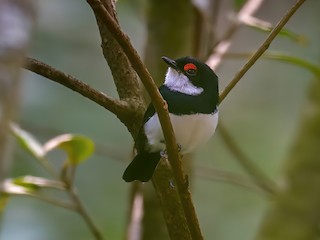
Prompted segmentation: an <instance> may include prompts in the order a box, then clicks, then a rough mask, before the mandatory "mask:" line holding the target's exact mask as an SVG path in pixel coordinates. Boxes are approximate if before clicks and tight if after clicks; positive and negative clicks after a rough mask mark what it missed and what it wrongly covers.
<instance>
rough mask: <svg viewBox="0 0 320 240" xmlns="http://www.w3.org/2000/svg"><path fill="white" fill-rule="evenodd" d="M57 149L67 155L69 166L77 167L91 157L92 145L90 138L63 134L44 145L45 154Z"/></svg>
mask: <svg viewBox="0 0 320 240" xmlns="http://www.w3.org/2000/svg"><path fill="white" fill-rule="evenodd" d="M57 148H61V149H63V150H64V151H65V152H66V153H67V155H68V162H69V163H70V164H72V165H77V164H79V163H81V162H83V161H84V160H86V159H87V158H88V157H90V156H91V155H92V153H93V151H94V143H93V141H92V140H91V139H90V138H87V137H85V136H81V135H73V134H64V135H60V136H57V137H55V138H53V139H51V140H49V141H48V142H47V143H45V144H44V150H45V152H46V153H47V152H50V151H52V150H54V149H57Z"/></svg>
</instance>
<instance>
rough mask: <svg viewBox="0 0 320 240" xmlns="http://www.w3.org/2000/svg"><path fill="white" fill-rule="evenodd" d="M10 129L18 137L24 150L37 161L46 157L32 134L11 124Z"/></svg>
mask: <svg viewBox="0 0 320 240" xmlns="http://www.w3.org/2000/svg"><path fill="white" fill-rule="evenodd" d="M10 129H11V132H12V134H13V135H14V136H15V137H16V139H17V140H18V142H19V144H20V145H21V147H22V148H24V149H25V150H26V151H27V152H29V153H30V154H31V155H32V156H34V157H35V158H37V159H41V158H42V157H43V156H44V155H45V152H44V149H43V147H42V145H41V143H39V142H38V141H37V140H36V139H35V138H34V137H33V136H32V135H31V134H30V133H28V132H27V131H25V130H23V129H21V128H20V127H19V126H18V125H16V124H14V123H11V124H10Z"/></svg>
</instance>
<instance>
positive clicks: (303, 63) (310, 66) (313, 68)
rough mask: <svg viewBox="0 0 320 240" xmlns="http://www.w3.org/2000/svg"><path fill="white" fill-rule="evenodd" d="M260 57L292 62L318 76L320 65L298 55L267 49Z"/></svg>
mask: <svg viewBox="0 0 320 240" xmlns="http://www.w3.org/2000/svg"><path fill="white" fill-rule="evenodd" d="M252 54H253V53H229V54H227V55H226V57H229V58H230V57H232V58H249V57H250V56H252ZM261 58H262V59H269V60H276V61H281V62H284V63H289V64H293V65H296V66H298V67H301V68H304V69H306V70H308V71H310V72H311V73H313V74H314V75H316V76H318V77H320V67H319V66H318V65H316V64H314V63H312V62H310V61H307V60H305V59H302V58H299V57H295V56H291V55H288V54H285V53H281V52H276V51H268V52H266V53H264V54H263V55H262V57H261Z"/></svg>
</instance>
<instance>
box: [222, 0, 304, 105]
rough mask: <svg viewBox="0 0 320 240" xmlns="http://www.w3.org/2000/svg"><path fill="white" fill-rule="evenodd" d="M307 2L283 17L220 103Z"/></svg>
mask: <svg viewBox="0 0 320 240" xmlns="http://www.w3.org/2000/svg"><path fill="white" fill-rule="evenodd" d="M304 2H305V0H298V1H297V2H296V3H295V4H294V5H293V6H292V8H291V9H290V10H289V11H288V12H287V13H286V14H285V15H284V16H283V17H282V19H281V20H280V21H279V22H278V23H277V25H276V26H275V27H274V28H273V29H272V31H271V32H270V34H269V35H268V37H267V38H266V40H265V41H264V42H263V43H262V44H261V46H260V47H259V48H258V50H257V51H256V52H255V53H254V54H253V56H252V57H251V58H250V59H249V60H248V62H247V63H246V64H245V65H244V66H243V67H242V68H241V69H240V71H239V72H238V73H237V74H236V75H235V77H234V78H233V79H232V81H231V82H230V83H229V84H228V86H226V87H225V89H224V90H223V91H222V92H221V94H220V103H221V102H222V101H223V100H224V99H225V98H226V96H227V95H228V94H229V93H230V91H231V90H232V89H233V88H234V87H235V85H236V84H237V83H238V82H239V81H240V79H241V78H242V77H243V76H244V74H246V72H247V71H248V70H249V69H250V68H251V67H252V66H253V64H254V63H255V62H256V61H257V60H258V59H259V58H260V57H261V55H262V54H263V53H264V52H265V51H266V50H267V49H268V48H269V46H270V44H271V42H272V41H273V40H274V38H275V37H276V36H277V35H278V33H279V32H280V31H281V29H282V28H283V27H284V25H285V24H286V23H287V22H288V21H289V19H290V18H291V17H292V16H293V14H294V13H295V12H296V11H297V10H298V9H299V7H300V6H301V5H302V4H303V3H304Z"/></svg>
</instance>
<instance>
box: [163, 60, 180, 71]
mask: <svg viewBox="0 0 320 240" xmlns="http://www.w3.org/2000/svg"><path fill="white" fill-rule="evenodd" d="M162 60H163V61H165V63H166V64H168V65H169V67H172V68H173V69H175V70H179V69H178V66H177V63H176V61H175V60H172V59H170V58H168V57H162Z"/></svg>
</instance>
